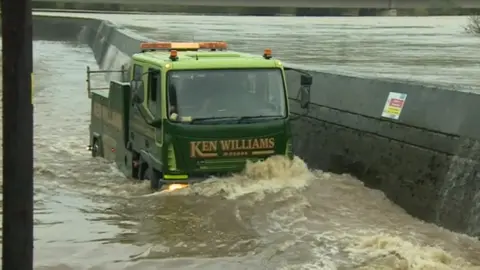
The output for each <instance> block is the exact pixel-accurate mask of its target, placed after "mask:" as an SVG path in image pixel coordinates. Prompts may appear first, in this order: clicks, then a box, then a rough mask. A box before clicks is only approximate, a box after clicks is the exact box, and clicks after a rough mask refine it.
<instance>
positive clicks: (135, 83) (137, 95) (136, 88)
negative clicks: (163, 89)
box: [130, 80, 145, 103]
mask: <svg viewBox="0 0 480 270" xmlns="http://www.w3.org/2000/svg"><path fill="white" fill-rule="evenodd" d="M130 89H131V90H132V94H133V95H132V96H133V101H134V102H135V103H143V101H144V99H145V88H144V87H143V81H142V80H132V81H131V82H130Z"/></svg>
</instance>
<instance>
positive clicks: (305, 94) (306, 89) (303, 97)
mask: <svg viewBox="0 0 480 270" xmlns="http://www.w3.org/2000/svg"><path fill="white" fill-rule="evenodd" d="M299 91H300V107H301V108H302V109H306V108H308V105H309V104H310V86H300V90H299Z"/></svg>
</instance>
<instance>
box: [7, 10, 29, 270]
mask: <svg viewBox="0 0 480 270" xmlns="http://www.w3.org/2000/svg"><path fill="white" fill-rule="evenodd" d="M1 11H2V14H1V17H2V57H3V60H2V62H3V63H2V64H3V66H2V69H3V99H2V104H3V228H2V230H3V243H2V248H3V250H2V257H3V258H2V259H3V260H2V269H3V270H31V269H33V105H32V90H31V89H32V85H31V80H32V7H31V0H1Z"/></svg>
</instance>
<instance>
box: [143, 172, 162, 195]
mask: <svg viewBox="0 0 480 270" xmlns="http://www.w3.org/2000/svg"><path fill="white" fill-rule="evenodd" d="M146 178H147V179H148V180H150V188H151V189H153V190H158V189H160V187H161V186H162V185H161V184H160V178H162V173H161V172H159V171H157V170H155V169H153V168H151V167H149V168H148V169H147V173H146Z"/></svg>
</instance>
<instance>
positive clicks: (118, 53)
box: [34, 16, 480, 235]
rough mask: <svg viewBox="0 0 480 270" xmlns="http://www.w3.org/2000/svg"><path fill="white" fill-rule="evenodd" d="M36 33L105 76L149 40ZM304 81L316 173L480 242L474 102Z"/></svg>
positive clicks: (65, 29) (72, 25)
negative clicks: (83, 57)
mask: <svg viewBox="0 0 480 270" xmlns="http://www.w3.org/2000/svg"><path fill="white" fill-rule="evenodd" d="M34 25H35V26H34V35H35V37H36V38H37V39H38V38H44V39H49V40H55V39H57V40H81V41H83V42H85V43H87V44H88V45H89V46H90V47H91V48H92V50H93V53H94V55H95V58H96V60H97V62H98V63H99V66H101V67H102V68H105V69H107V68H108V69H109V68H118V67H120V65H122V64H124V63H125V62H126V61H128V56H129V55H131V54H133V53H135V52H137V51H138V45H139V43H140V42H141V41H142V40H147V39H146V38H144V37H141V36H138V35H135V34H133V33H131V32H129V31H127V30H125V29H121V28H119V27H117V26H116V25H114V24H112V23H110V22H106V21H100V20H94V19H81V18H59V17H41V16H36V17H35V19H34ZM52 29H54V30H52ZM287 66H288V65H287ZM309 72H311V73H312V74H313V76H314V84H313V86H312V97H311V98H312V104H311V106H310V108H309V110H308V111H304V110H303V109H301V108H300V107H299V106H298V103H297V102H296V99H295V97H296V96H297V86H298V80H299V77H298V73H295V72H287V79H288V84H289V92H290V96H291V97H292V98H291V108H292V112H293V113H294V114H302V115H303V116H302V117H301V118H299V119H298V120H296V121H294V133H295V140H294V144H295V146H294V147H295V152H296V154H297V155H299V156H300V157H302V158H303V159H304V160H305V161H306V162H307V163H308V164H309V166H311V167H313V168H318V169H322V170H325V171H331V172H335V173H349V174H352V175H355V176H356V177H358V178H359V179H360V180H362V181H363V182H364V183H365V184H366V185H368V186H370V187H373V188H378V189H381V190H382V191H384V192H385V193H386V194H387V196H388V197H389V198H390V199H391V200H392V201H394V202H395V203H397V204H399V205H400V206H401V207H403V208H404V209H405V210H406V211H408V212H409V213H410V214H412V215H414V216H416V217H419V218H421V219H423V220H426V221H429V222H435V223H437V224H439V225H442V226H444V227H446V228H449V229H452V230H456V231H459V232H465V233H469V234H472V235H480V175H479V173H478V172H479V171H480V143H479V140H480V125H478V124H477V123H476V119H477V118H478V117H479V116H480V107H478V105H477V104H480V95H477V94H471V93H463V92H456V91H451V90H446V89H440V88H435V87H431V86H423V85H413V84H407V83H403V82H397V81H385V80H372V79H362V78H354V77H347V76H342V75H335V74H328V73H322V72H317V71H312V70H311V71H309ZM390 92H396V93H400V94H403V96H404V97H405V96H406V99H405V101H404V106H403V109H402V110H401V114H400V116H399V118H398V119H390V118H386V117H382V111H383V110H384V108H385V103H386V101H387V98H388V96H389V94H390ZM397 98H399V99H402V98H403V97H402V96H399V97H397ZM393 103H394V104H393V105H399V104H400V105H401V103H402V102H401V100H400V101H399V100H397V101H394V102H393ZM392 112H394V111H392ZM392 115H394V113H390V116H392Z"/></svg>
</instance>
